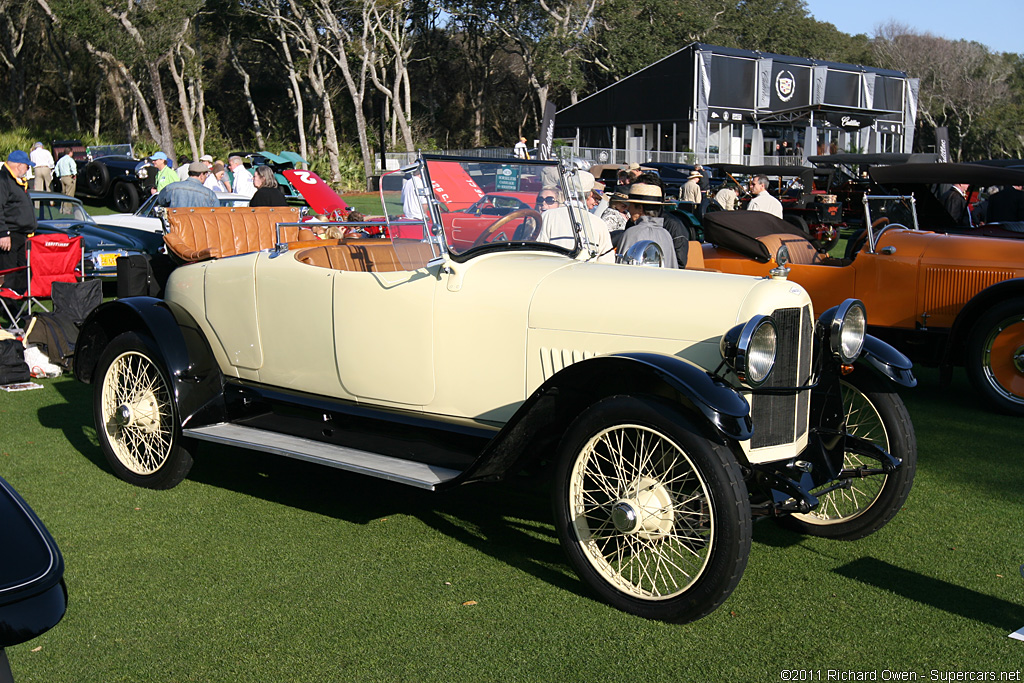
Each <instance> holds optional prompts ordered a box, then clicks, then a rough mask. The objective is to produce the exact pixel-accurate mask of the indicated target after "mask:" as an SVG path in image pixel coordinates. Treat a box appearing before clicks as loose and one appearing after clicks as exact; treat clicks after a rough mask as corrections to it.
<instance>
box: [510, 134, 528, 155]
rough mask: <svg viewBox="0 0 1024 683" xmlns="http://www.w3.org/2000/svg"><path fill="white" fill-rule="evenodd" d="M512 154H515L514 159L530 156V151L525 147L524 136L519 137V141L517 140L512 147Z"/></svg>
mask: <svg viewBox="0 0 1024 683" xmlns="http://www.w3.org/2000/svg"><path fill="white" fill-rule="evenodd" d="M512 154H513V155H515V157H516V159H529V158H530V152H529V151H528V150H527V149H526V138H524V137H520V138H519V142H517V143H516V144H515V147H513V149H512Z"/></svg>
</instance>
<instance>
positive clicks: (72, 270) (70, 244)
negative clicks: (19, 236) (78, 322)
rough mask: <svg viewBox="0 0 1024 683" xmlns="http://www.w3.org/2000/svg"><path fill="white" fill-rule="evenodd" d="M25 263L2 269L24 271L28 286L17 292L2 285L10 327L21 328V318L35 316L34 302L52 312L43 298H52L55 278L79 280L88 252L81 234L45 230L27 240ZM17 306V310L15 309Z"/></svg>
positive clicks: (0, 295) (0, 292) (1, 298)
mask: <svg viewBox="0 0 1024 683" xmlns="http://www.w3.org/2000/svg"><path fill="white" fill-rule="evenodd" d="M25 252H26V256H25V260H26V262H27V263H26V265H24V266H20V267H18V268H11V269H8V270H5V271H0V274H13V273H17V272H18V271H25V279H26V281H27V287H26V289H25V291H24V292H18V291H15V290H13V289H11V288H10V287H3V288H0V306H3V309H4V312H5V313H6V315H7V320H8V321H9V322H10V329H12V330H18V331H21V330H22V329H23V328H22V325H21V322H22V321H25V320H27V319H28V318H30V317H32V307H33V305H36V306H38V307H39V308H41V309H42V310H43V311H46V312H49V310H50V309H48V308H47V307H46V306H45V305H44V304H43V302H42V301H40V299H49V298H50V296H51V289H52V286H53V283H54V282H78V281H80V280H81V279H82V277H83V273H84V272H85V253H84V249H83V247H82V237H81V236H79V237H68V236H67V235H62V234H59V233H56V234H42V235H33V236H32V237H29V238H28V240H27V241H26V244H25ZM12 306H17V312H14V311H12Z"/></svg>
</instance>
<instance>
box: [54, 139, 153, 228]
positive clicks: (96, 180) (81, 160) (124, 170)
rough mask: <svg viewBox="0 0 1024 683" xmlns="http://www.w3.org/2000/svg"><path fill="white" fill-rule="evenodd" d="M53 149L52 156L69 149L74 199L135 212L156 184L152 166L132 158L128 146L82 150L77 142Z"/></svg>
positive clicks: (145, 160)
mask: <svg viewBox="0 0 1024 683" xmlns="http://www.w3.org/2000/svg"><path fill="white" fill-rule="evenodd" d="M53 148H54V155H55V156H56V155H58V154H63V150H64V149H65V148H71V149H72V155H73V156H74V159H75V162H76V163H77V164H78V185H77V187H76V189H75V195H76V196H78V197H88V198H93V199H100V200H103V201H106V202H108V203H109V204H110V205H111V206H113V207H114V208H115V209H117V210H118V211H119V212H121V213H132V212H133V211H135V210H136V209H138V208H139V203H140V202H141V201H142V200H143V199H145V198H146V197H148V196H149V194H150V189H151V188H152V187H153V186H154V183H155V182H156V171H155V169H154V168H153V165H152V163H151V162H150V161H149V160H148V159H136V158H135V154H134V152H133V151H132V146H131V145H128V144H126V145H102V146H96V147H83V145H82V143H81V141H79V140H61V141H59V142H54V143H53ZM83 149H84V152H82V150H83Z"/></svg>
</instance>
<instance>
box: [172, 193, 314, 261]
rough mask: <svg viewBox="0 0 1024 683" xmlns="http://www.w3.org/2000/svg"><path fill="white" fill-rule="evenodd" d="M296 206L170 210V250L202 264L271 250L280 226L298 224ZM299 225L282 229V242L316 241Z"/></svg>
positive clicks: (311, 234)
mask: <svg viewBox="0 0 1024 683" xmlns="http://www.w3.org/2000/svg"><path fill="white" fill-rule="evenodd" d="M298 221H299V209H298V208H297V207H294V206H261V207H248V206H237V207H227V206H225V207H217V208H207V207H202V208H176V209H168V210H167V224H168V226H169V228H170V229H169V232H168V233H167V234H166V235H164V243H165V244H166V245H167V248H168V250H170V252H171V253H172V254H174V255H175V256H177V257H178V258H180V259H181V260H183V261H203V260H205V259H210V258H222V257H225V256H234V255H236V254H247V253H249V252H253V251H260V250H262V249H270V248H272V247H273V246H274V244H275V242H276V241H277V231H276V228H277V224H278V223H297V222H298ZM315 239H316V237H315V236H314V235H313V233H312V232H311V231H309V230H306V229H305V228H300V227H298V226H294V225H291V226H282V228H281V241H282V242H303V241H306V240H315Z"/></svg>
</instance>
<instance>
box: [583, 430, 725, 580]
mask: <svg viewBox="0 0 1024 683" xmlns="http://www.w3.org/2000/svg"><path fill="white" fill-rule="evenodd" d="M569 496H570V501H571V503H570V504H571V506H572V509H573V516H574V520H575V522H574V525H575V529H576V534H577V537H578V538H579V543H580V546H581V547H582V549H583V551H584V553H585V555H586V556H587V557H588V558H589V560H590V562H591V564H592V565H593V567H594V568H595V569H596V570H597V571H598V572H599V573H601V574H602V575H604V576H605V577H606V578H607V580H608V581H609V582H611V583H614V584H615V585H617V586H619V587H620V588H621V589H622V590H623V591H625V592H627V593H630V594H632V595H636V596H640V597H645V598H653V599H663V598H668V597H672V596H675V595H679V594H680V593H681V592H683V591H684V590H686V589H687V588H688V587H689V586H690V585H691V584H692V583H693V581H694V579H695V578H696V577H698V576H700V574H701V572H702V570H703V569H704V567H705V565H706V564H707V561H708V556H709V554H710V548H711V545H712V542H713V540H714V533H715V530H714V525H713V522H712V520H711V518H710V516H709V515H708V513H707V511H708V508H709V507H710V501H709V493H708V490H707V487H706V485H705V484H704V482H703V481H702V480H701V478H700V475H699V473H698V472H697V471H696V469H695V467H694V465H693V463H692V462H690V460H689V458H687V456H686V453H685V452H684V451H683V450H682V449H681V448H680V447H679V446H678V445H677V444H675V443H673V442H672V440H671V439H669V438H667V437H666V436H665V435H664V434H661V433H659V432H656V431H654V430H652V429H649V428H646V427H642V426H639V425H620V426H616V427H613V428H610V429H606V430H604V431H602V432H600V433H599V434H597V435H596V436H594V437H593V438H592V439H591V440H590V442H589V443H587V445H586V447H585V449H584V452H583V453H581V454H580V457H579V459H578V460H577V462H576V467H575V468H574V469H573V473H572V479H571V482H570V490H569Z"/></svg>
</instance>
